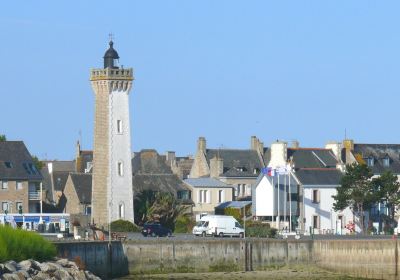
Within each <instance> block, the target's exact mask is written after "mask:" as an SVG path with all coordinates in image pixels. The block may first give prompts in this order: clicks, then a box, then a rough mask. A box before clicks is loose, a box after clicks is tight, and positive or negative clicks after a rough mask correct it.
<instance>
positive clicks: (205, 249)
mask: <svg viewBox="0 0 400 280" xmlns="http://www.w3.org/2000/svg"><path fill="white" fill-rule="evenodd" d="M56 245H57V247H58V251H59V256H60V257H64V258H68V259H71V260H76V258H77V257H79V258H80V260H81V261H82V262H83V263H84V264H85V266H86V269H88V270H90V271H92V272H93V273H95V274H96V275H98V276H100V277H101V278H102V279H107V278H110V277H113V278H115V277H119V276H123V275H127V274H136V275H138V274H139V275H140V274H149V273H168V272H210V271H252V270H265V269H271V268H274V267H280V266H283V265H316V266H318V267H322V268H325V269H328V270H331V271H335V272H338V273H343V274H347V275H352V276H358V277H365V278H374V279H400V277H399V271H398V267H399V259H398V247H399V241H397V240H274V239H246V240H243V239H229V238H224V239H200V238H199V239H193V240H175V239H164V238H163V239H153V238H149V239H148V240H129V241H125V242H122V243H121V242H112V250H111V254H110V250H109V245H108V242H91V241H87V242H57V243H56Z"/></svg>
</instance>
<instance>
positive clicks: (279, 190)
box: [276, 171, 281, 231]
mask: <svg viewBox="0 0 400 280" xmlns="http://www.w3.org/2000/svg"><path fill="white" fill-rule="evenodd" d="M279 177H280V173H279V171H278V213H277V214H278V217H277V220H276V221H277V222H276V224H277V226H276V227H277V229H278V231H279V223H280V219H281V218H280V216H279V210H280V208H279V206H280V201H279V193H280V192H281V186H280V183H279Z"/></svg>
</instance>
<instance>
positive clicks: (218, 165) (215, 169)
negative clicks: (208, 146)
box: [210, 156, 224, 178]
mask: <svg viewBox="0 0 400 280" xmlns="http://www.w3.org/2000/svg"><path fill="white" fill-rule="evenodd" d="M223 172H224V160H223V159H222V158H220V157H217V156H215V157H213V158H212V159H210V177H211V178H218V177H219V176H220V175H221V174H222V173H223Z"/></svg>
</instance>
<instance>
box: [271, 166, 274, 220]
mask: <svg viewBox="0 0 400 280" xmlns="http://www.w3.org/2000/svg"><path fill="white" fill-rule="evenodd" d="M273 174H274V175H273V176H272V190H273V191H274V192H273V196H272V197H273V198H272V203H273V207H274V208H275V183H274V177H275V173H273ZM274 212H275V211H272V222H273V221H274V216H273V215H274ZM271 224H273V223H271Z"/></svg>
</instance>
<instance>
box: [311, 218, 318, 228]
mask: <svg viewBox="0 0 400 280" xmlns="http://www.w3.org/2000/svg"><path fill="white" fill-rule="evenodd" d="M312 221H313V224H312V227H313V228H317V229H319V216H317V215H315V216H313V218H312Z"/></svg>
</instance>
